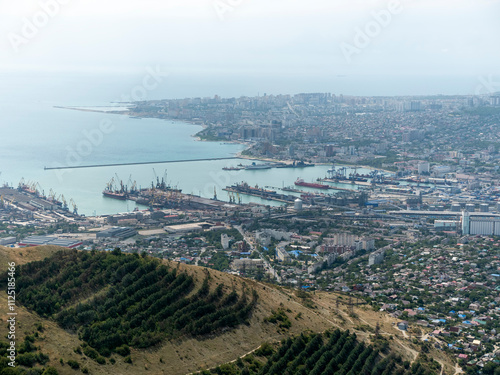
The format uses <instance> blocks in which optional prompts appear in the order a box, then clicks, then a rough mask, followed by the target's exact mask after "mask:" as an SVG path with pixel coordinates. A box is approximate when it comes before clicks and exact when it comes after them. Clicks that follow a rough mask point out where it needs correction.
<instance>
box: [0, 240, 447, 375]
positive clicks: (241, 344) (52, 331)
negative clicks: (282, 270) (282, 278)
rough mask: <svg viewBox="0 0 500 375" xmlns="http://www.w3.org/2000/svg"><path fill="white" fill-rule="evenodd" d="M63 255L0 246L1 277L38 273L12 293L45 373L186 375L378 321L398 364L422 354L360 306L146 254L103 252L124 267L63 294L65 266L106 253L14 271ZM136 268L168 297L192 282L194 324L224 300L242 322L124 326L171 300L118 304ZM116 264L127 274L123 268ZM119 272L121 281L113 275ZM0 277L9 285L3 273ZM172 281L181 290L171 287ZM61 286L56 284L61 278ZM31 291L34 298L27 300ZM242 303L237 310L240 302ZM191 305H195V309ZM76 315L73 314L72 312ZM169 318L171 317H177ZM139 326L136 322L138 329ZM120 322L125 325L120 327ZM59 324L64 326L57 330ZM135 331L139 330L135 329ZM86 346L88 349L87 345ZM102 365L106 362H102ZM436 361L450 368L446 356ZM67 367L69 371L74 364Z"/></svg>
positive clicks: (64, 256)
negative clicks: (166, 280) (265, 347)
mask: <svg viewBox="0 0 500 375" xmlns="http://www.w3.org/2000/svg"><path fill="white" fill-rule="evenodd" d="M60 250H61V249H60V248H54V247H37V248H26V249H6V248H0V257H1V258H0V259H2V262H1V265H2V268H1V269H2V270H3V271H5V270H6V265H7V263H8V262H9V261H13V260H14V261H15V262H16V264H17V266H18V271H19V273H18V274H17V276H16V277H19V276H20V275H23V277H24V275H31V276H32V277H33V276H35V275H37V276H36V277H37V278H38V279H37V280H36V281H33V282H32V284H31V285H29V280H28V282H26V280H23V278H21V279H20V280H19V279H17V281H18V285H17V288H16V292H17V293H18V301H19V300H21V301H22V302H23V305H22V306H20V303H19V302H18V303H17V307H16V312H17V313H18V316H17V322H18V327H17V329H18V333H19V332H22V336H24V335H25V333H29V334H31V335H32V336H38V337H35V338H34V340H35V342H34V345H35V346H39V347H40V348H41V352H42V353H44V354H45V355H48V357H49V361H48V362H47V363H46V364H45V366H52V367H54V368H55V369H57V371H58V373H59V374H75V373H79V372H81V368H86V369H87V370H88V372H89V373H90V374H137V373H143V372H144V373H151V374H186V373H190V372H195V371H200V370H203V369H209V368H214V367H216V366H218V365H220V364H223V363H226V362H230V361H233V360H235V359H237V358H239V357H242V356H244V355H245V354H247V353H250V352H252V351H254V350H255V349H257V348H259V346H260V345H261V344H262V343H264V342H269V343H274V342H279V341H281V340H282V339H283V338H286V337H291V336H294V337H295V336H298V335H300V334H301V333H303V332H305V333H306V334H307V333H308V332H309V333H312V332H324V331H325V330H327V329H332V328H334V327H340V328H350V329H351V331H352V330H353V328H355V329H357V334H358V339H360V340H368V339H369V338H370V332H369V330H367V329H366V328H362V326H363V325H364V326H368V327H372V328H371V329H373V327H375V324H376V323H377V322H379V325H380V331H381V335H385V336H393V337H394V339H393V340H388V341H389V344H390V347H391V348H392V349H395V350H397V351H398V352H399V353H401V355H402V357H403V360H407V361H409V362H411V361H413V360H415V358H416V355H417V354H418V350H419V347H418V346H413V347H412V346H411V344H408V343H404V342H403V341H402V340H400V339H398V338H397V335H398V330H396V329H395V328H394V327H393V326H392V324H391V323H392V322H391V321H390V320H389V319H388V318H387V317H386V316H385V315H382V314H381V313H375V312H373V311H371V309H369V308H367V307H364V306H359V307H355V308H354V311H353V312H348V311H347V306H345V305H342V304H340V305H339V304H337V303H336V300H335V295H332V294H328V293H318V294H316V295H309V294H306V295H299V296H297V295H296V293H295V292H294V291H293V290H288V289H284V288H280V287H275V286H272V285H265V284H262V283H257V282H254V281H252V280H247V279H242V278H240V277H237V276H233V275H229V274H225V273H221V272H218V271H214V270H208V269H205V268H201V267H195V266H188V265H184V264H177V263H170V262H166V261H162V262H161V265H160V262H158V261H156V260H153V259H150V258H148V257H146V258H145V259H143V258H142V257H138V256H134V255H124V254H116V255H113V254H106V259H108V260H110V259H114V261H118V260H119V261H120V262H124V264H122V265H121V266H118V263H113V261H109V262H110V263H109V264H108V266H109V267H108V268H107V269H108V272H107V273H106V272H101V271H99V272H97V270H96V272H94V274H95V275H96V276H99V275H101V276H102V277H103V278H104V280H102V278H101V279H99V278H96V279H95V282H94V283H93V284H91V283H90V282H88V283H87V284H85V283H82V284H81V285H77V284H78V283H77V284H75V285H71V288H70V284H66V286H65V287H64V288H62V289H64V290H60V293H56V291H57V289H58V288H60V287H61V286H62V285H64V284H61V285H58V284H57V283H58V281H57V280H56V276H57V275H64V274H65V273H66V277H67V278H68V280H73V279H75V278H77V277H80V276H81V273H80V274H79V275H78V274H77V272H76V271H77V269H76V268H74V267H73V271H74V272H76V273H75V274H74V275H68V273H69V270H70V269H71V265H73V266H74V265H75V264H77V263H82V262H87V264H91V263H92V262H91V261H90V259H91V258H92V257H94V256H101V257H102V256H103V255H99V253H97V254H95V255H90V253H85V254H84V255H80V256H78V257H77V256H76V255H75V254H76V252H74V251H71V250H62V251H63V252H62V253H60V254H57V255H56V256H54V257H53V258H52V259H51V260H50V261H48V262H45V263H39V264H38V265H37V266H36V267H35V266H33V265H30V266H28V267H19V266H21V265H22V264H26V263H28V262H33V261H35V260H40V259H44V258H46V257H47V256H53V255H54V254H55V253H56V252H57V251H60ZM79 254H82V253H79ZM75 257H76V258H75ZM79 257H81V258H79ZM99 259H100V261H99V262H97V263H95V262H94V264H95V265H96V264H101V263H105V261H104V262H103V261H102V260H103V259H104V260H105V258H99ZM125 259H128V260H130V262H125ZM142 262H145V263H144V264H153V263H154V264H156V266H155V267H156V269H160V268H162V267H164V268H162V269H163V271H161V272H163V273H164V274H163V275H164V276H165V277H166V276H167V275H170V278H171V280H170V282H171V283H172V284H169V285H166V284H165V285H163V286H161V285H159V286H158V287H165V288H167V289H165V290H168V288H169V287H170V288H171V289H170V290H173V289H172V288H174V287H175V285H177V287H178V290H181V289H182V288H180V289H179V287H180V285H182V284H183V283H186V284H184V286H185V287H187V284H189V283H190V282H189V281H186V280H192V283H191V285H189V287H188V288H187V289H185V290H183V292H182V293H181V294H179V296H180V297H182V298H179V299H178V300H177V302H178V303H180V301H182V300H184V301H189V302H190V303H189V304H186V303H185V305H186V306H187V305H191V304H193V306H197V308H199V309H200V310H199V311H198V312H200V314H199V315H200V316H199V317H198V319H202V318H203V316H204V315H207V314H201V312H206V311H205V310H203V309H204V308H206V309H208V310H210V309H212V310H210V311H212V312H208V314H210V313H212V314H213V313H215V311H218V310H219V307H220V306H222V305H223V304H224V303H227V304H228V306H226V310H225V311H226V312H235V313H238V311H240V315H239V317H237V318H235V320H234V319H228V320H225V321H224V322H223V323H224V324H219V325H218V326H217V325H216V326H213V327H211V328H210V327H209V328H206V329H205V330H202V332H196V331H193V328H195V327H198V328H201V327H202V326H204V325H203V324H201V323H200V324H198V325H196V324H189V322H191V321H193V319H191V318H189V317H190V316H191V317H192V316H197V314H198V313H196V312H194V310H193V309H191V312H190V314H191V315H189V314H187V315H186V317H188V318H189V319H187V318H186V319H187V320H186V321H184V323H183V322H182V319H180V320H179V321H178V319H179V318H181V315H183V314H180V313H178V314H177V315H175V313H174V314H173V315H171V318H169V319H170V320H165V323H166V325H163V326H161V327H160V326H158V325H152V323H153V321H151V320H149V321H148V319H149V318H150V316H149V313H146V315H144V314H143V315H139V318H136V323H134V327H131V326H129V325H127V324H128V323H126V322H129V323H130V322H131V319H130V318H131V316H130V311H131V310H134V308H135V310H137V311H136V312H137V313H139V314H140V313H145V312H146V311H148V310H147V309H149V308H150V307H151V306H152V305H153V304H154V302H156V301H158V300H159V299H160V298H164V297H165V298H166V295H167V293H158V294H156V295H154V293H155V292H158V290H156V289H158V288H156V289H155V288H150V289H149V290H146V287H145V288H143V289H141V290H143V291H144V292H145V293H144V294H145V295H144V296H143V297H141V298H144V299H147V298H148V296H149V297H150V299H149V300H147V302H144V303H143V304H142V305H140V303H142V302H143V300H142V299H138V300H137V301H136V302H135V303H134V304H132V305H127V304H126V303H125V302H124V299H123V297H124V295H122V297H119V296H120V293H122V292H123V291H125V289H124V288H127V287H128V288H130V286H131V285H130V284H123V285H122V284H121V282H122V281H123V280H127V279H126V277H125V276H126V274H127V273H130V272H125V271H126V267H127V266H125V263H129V266H128V267H132V268H133V264H135V265H138V264H142ZM55 264H56V265H57V264H58V265H59V266H55ZM82 264H83V263H82ZM51 265H52V266H51ZM160 266H161V267H160ZM44 267H47V270H50V272H46V273H45V274H41V273H40V270H43V269H44ZM103 267H104V266H103ZM120 267H125V268H122V269H120ZM103 269H105V267H104V268H103ZM131 270H132V269H130V270H129V271H131ZM86 274H87V276H89V275H91V274H92V272H91V271H89V270H88V268H87V271H86ZM119 274H121V276H120V277H117V275H119ZM4 275H5V274H4ZM69 276H71V277H69ZM174 276H175V277H174ZM61 277H62V276H61ZM179 277H182V279H183V280H180V279H179ZM2 278H3V279H5V277H4V276H2ZM92 279H93V278H92V277H88V280H87V281H91V280H92ZM160 279H161V278H160ZM176 280H177V284H174V282H176ZM60 281H61V282H62V279H61V280H60ZM130 281H131V280H129V281H128V282H130ZM158 281H159V279H158V280H157V282H158ZM181 281H182V282H181ZM47 288H48V289H47ZM74 288H77V289H74ZM78 288H79V289H78ZM72 289H74V290H73V292H70V290H72ZM5 290H6V287H5V282H4V281H3V280H2V292H1V293H0V312H1V313H2V319H5V317H6V312H7V310H6V309H7V295H6V292H5ZM203 290H204V291H203ZM130 291H131V289H128V291H127V293H128V292H130ZM34 292H35V295H33V293H34ZM40 292H41V293H40ZM64 292H66V293H64ZM77 292H78V293H77ZM80 292H82V293H80ZM218 293H219V294H220V296H219V297H217V298H218V302H217V301H216V302H215V303H218V304H219V305H217V306H215V310H214V309H213V308H212V307H210V306H209V305H210V303H211V302H212V301H213V300H214V298H215V297H216V296H217V295H218ZM28 294H29V295H28ZM127 295H128V294H127ZM151 296H152V297H151ZM34 297H35V298H34ZM40 297H43V298H40ZM110 298H117V301H118V300H119V299H120V298H122V299H121V302H122V306H121V307H120V308H124V310H123V311H122V312H118V311H114V310H113V308H119V303H118V304H117V305H114V306H113V305H111V304H108V305H107V304H106V301H108V300H109V299H110ZM228 299H229V300H228ZM144 301H145V300H144ZM203 301H205V302H203ZM223 301H225V302H223ZM238 302H240V303H239V304H238ZM195 303H196V305H194V304H195ZM221 304H222V305H221ZM134 306H135V307H134ZM148 306H149V307H148ZM203 306H205V307H203ZM231 306H233V310H234V308H235V307H236V306H239V307H238V308H236V310H234V311H233V310H231V308H230V307H231ZM245 308H246V312H245ZM85 309H86V312H85V311H84V310H85ZM189 309H190V308H187V309H186V310H184V312H186V313H189V311H188V310H189ZM77 310H78V313H76V312H77ZM91 310H94V311H96V314H97V315H94V313H93V312H92V311H91ZM208 310H207V311H208ZM150 311H152V310H150ZM176 311H177V310H176ZM110 312H111V313H113V314H114V315H113V316H114V319H115V320H114V321H110V320H109V319H108V315H109V313H110ZM79 314H80V318H82V319H77V320H75V319H74V317H76V316H78V315H79ZM86 314H87V315H86ZM126 314H129V315H128V316H127V315H126ZM167 315H168V314H167ZM174 315H175V317H176V318H175V319H174V318H173V316H174ZM236 315H238V314H236ZM236 315H235V316H236ZM85 316H86V318H85ZM99 316H101V318H99ZM122 316H124V317H127V319H123V320H120V319H119V318H120V317H122ZM212 316H214V315H212ZM103 317H105V318H103ZM132 318H134V317H132ZM85 319H88V320H87V321H86V320H85ZM138 319H142V321H141V322H140V324H139V320H138ZM124 322H125V323H124ZM215 322H216V320H213V319H212V320H209V321H207V319H205V321H204V323H215ZM219 323H220V322H219ZM123 324H125V325H124V326H123ZM63 327H64V328H66V329H63ZM110 327H111V328H110ZM112 327H115V328H112ZM116 327H121V328H116ZM138 327H142V328H144V329H142V330H140V329H138ZM148 327H149V328H148ZM102 331H105V332H107V333H109V334H106V335H101V336H99V332H102ZM77 332H79V334H77ZM148 332H149V333H148ZM117 334H118V336H117ZM120 334H121V335H122V336H120ZM144 334H146V336H144ZM148 335H150V336H149V338H150V339H152V341H150V342H149V341H148V340H147V339H146V338H147V336H148ZM399 335H400V334H399ZM79 336H80V338H79ZM400 336H401V335H400ZM117 337H118V338H117ZM120 337H121V338H120ZM108 339H109V340H108ZM129 340H130V341H129ZM134 340H135V341H134ZM17 342H18V344H17V346H18V347H19V345H20V344H21V342H22V338H19V337H18V338H17ZM87 344H88V346H86V345H87ZM128 347H130V358H128V357H129V355H128ZM80 353H81V354H80ZM92 358H94V359H92ZM60 359H62V362H63V364H61V362H60ZM68 361H76V362H78V364H79V366H80V370H79V372H76V371H75V370H73V369H71V368H70V366H69V364H68ZM98 362H101V363H102V362H104V364H99V363H98ZM113 362H114V363H113ZM129 362H131V363H129ZM440 362H442V363H447V362H446V359H443V360H441V361H440ZM70 363H71V364H74V363H73V362H70ZM447 368H449V369H450V370H449V371H450V372H447V373H452V372H451V365H450V367H448V366H447Z"/></svg>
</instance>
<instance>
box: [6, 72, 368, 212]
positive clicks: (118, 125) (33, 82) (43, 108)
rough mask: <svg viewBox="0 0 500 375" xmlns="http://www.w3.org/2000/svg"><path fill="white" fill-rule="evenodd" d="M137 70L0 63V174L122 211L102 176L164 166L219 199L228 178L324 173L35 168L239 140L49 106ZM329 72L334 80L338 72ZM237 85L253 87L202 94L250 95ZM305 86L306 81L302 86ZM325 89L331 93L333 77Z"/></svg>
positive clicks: (209, 166)
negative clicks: (43, 68) (33, 68)
mask: <svg viewBox="0 0 500 375" xmlns="http://www.w3.org/2000/svg"><path fill="white" fill-rule="evenodd" d="M141 79H142V76H141V75H137V76H120V75H118V74H115V75H111V76H104V75H73V74H69V73H60V74H59V73H36V74H35V73H28V74H26V73H24V74H20V73H15V74H12V73H9V74H6V73H0V172H1V174H0V183H1V184H3V183H9V184H10V185H12V186H15V187H16V186H17V185H18V183H19V181H20V180H21V179H22V178H24V180H25V181H26V182H28V181H30V182H36V183H37V184H38V188H39V190H42V189H43V190H44V191H45V193H46V194H48V193H49V191H50V189H52V190H53V191H55V192H56V193H57V195H59V194H64V196H65V198H66V200H67V201H69V200H70V199H71V198H72V199H73V200H74V201H75V202H76V204H77V206H78V211H79V212H80V213H83V214H86V215H93V214H97V215H102V214H111V213H117V212H125V211H130V210H133V209H134V207H135V204H134V202H121V201H116V200H113V199H109V198H104V197H102V194H101V192H102V190H103V189H104V187H105V186H106V183H107V182H108V181H109V180H110V179H111V178H112V177H114V178H115V179H118V178H119V179H120V180H123V182H124V184H127V185H130V183H131V181H137V184H138V185H139V186H142V187H145V186H149V185H150V184H151V181H152V180H154V179H155V175H157V176H159V177H160V178H161V177H164V176H166V178H167V181H168V182H169V183H170V184H171V185H176V186H178V187H179V188H181V189H182V190H183V191H184V192H186V193H194V194H199V195H201V196H204V197H213V195H214V189H215V191H216V192H217V196H218V198H219V199H223V200H227V199H228V195H227V193H226V192H224V191H222V188H223V187H225V186H227V185H231V184H233V183H236V182H241V181H246V182H248V183H249V184H250V185H252V186H254V185H259V186H271V187H277V188H279V187H282V186H290V185H293V182H294V181H295V180H296V179H297V178H298V177H300V178H303V179H304V180H306V181H313V180H315V179H316V178H318V177H325V176H326V171H327V169H328V168H329V167H328V166H317V167H314V168H304V169H271V170H260V171H223V170H222V167H224V166H234V165H236V164H238V163H240V162H241V163H243V164H249V161H245V160H243V161H242V160H234V161H233V160H225V161H206V162H191V163H175V164H148V165H135V166H120V167H102V168H89V169H71V170H51V171H47V170H44V167H45V166H47V167H54V166H73V165H88V164H108V163H127V162H144V161H163V160H180V159H198V158H210V157H228V156H233V155H235V154H236V153H238V152H239V151H242V150H243V146H242V145H238V144H222V143H218V142H199V141H196V139H195V138H194V137H193V135H194V134H196V133H197V132H198V131H199V130H200V129H201V127H199V126H195V125H190V124H186V123H183V122H178V121H165V120H156V119H142V120H139V119H131V118H129V117H127V116H121V115H111V114H106V113H95V112H82V111H75V110H68V109H60V108H55V106H87V107H91V106H107V105H110V103H113V102H118V101H120V100H121V98H122V97H123V96H129V95H130V94H131V93H132V92H133V90H134V88H135V87H137V85H140V83H141ZM339 80H340V78H339ZM174 82H175V79H174ZM339 82H340V83H339V85H342V81H339ZM368 83H369V84H372V83H370V82H368ZM196 88H198V91H197V89H196ZM245 89H246V90H247V91H248V90H250V91H252V90H253V87H251V85H250V84H249V85H248V86H244V88H243V92H240V93H236V92H235V91H236V90H235V88H234V87H232V86H227V87H226V88H224V87H222V86H217V87H213V88H212V89H211V90H213V91H212V92H211V94H210V95H213V94H215V93H217V94H219V95H221V96H233V95H235V96H239V95H240V94H247V95H248V94H250V95H251V92H246V91H245ZM283 89H286V88H283ZM290 89H292V88H290ZM299 91H300V90H299ZM299 91H297V90H295V91H289V92H292V93H293V92H299ZM308 91H315V90H312V88H311V89H309V90H308ZM329 91H331V92H337V93H338V90H336V89H335V87H332V89H331V90H329ZM208 92H209V82H200V85H199V86H196V82H192V84H190V85H187V87H184V86H181V85H180V84H179V83H176V84H172V83H170V82H168V81H166V82H162V83H161V84H159V85H158V87H157V88H156V89H155V90H154V91H151V92H147V97H146V98H145V99H161V98H175V97H177V98H179V97H189V96H191V97H194V96H208V95H209V94H208ZM282 92H287V91H282ZM344 92H346V91H344ZM189 93H191V94H189ZM367 94H369V93H367ZM372 94H373V93H372ZM360 172H363V171H360ZM117 176H118V177H117ZM339 186H341V185H339ZM344 187H346V186H344ZM304 190H308V189H304ZM242 200H243V202H249V201H254V202H259V203H265V204H273V203H270V202H268V201H261V200H260V199H258V198H253V197H244V196H242Z"/></svg>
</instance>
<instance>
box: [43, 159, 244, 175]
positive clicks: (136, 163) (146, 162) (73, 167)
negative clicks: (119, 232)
mask: <svg viewBox="0 0 500 375" xmlns="http://www.w3.org/2000/svg"><path fill="white" fill-rule="evenodd" d="M234 159H240V158H238V157H236V156H232V157H226V158H205V159H184V160H164V161H139V162H132V163H115V164H89V165H73V166H62V167H43V169H44V170H46V171H49V170H53V169H77V168H101V167H120V166H124V165H142V164H164V163H187V162H194V161H212V160H234Z"/></svg>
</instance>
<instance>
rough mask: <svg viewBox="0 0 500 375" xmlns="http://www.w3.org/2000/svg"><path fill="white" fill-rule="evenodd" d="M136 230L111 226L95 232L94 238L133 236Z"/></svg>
mask: <svg viewBox="0 0 500 375" xmlns="http://www.w3.org/2000/svg"><path fill="white" fill-rule="evenodd" d="M136 234H137V231H136V230H135V229H132V228H128V227H113V228H109V229H106V230H103V231H100V232H99V233H97V235H96V238H97V239H99V238H115V239H125V238H129V237H132V236H135V235H136Z"/></svg>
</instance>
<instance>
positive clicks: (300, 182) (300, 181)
mask: <svg viewBox="0 0 500 375" xmlns="http://www.w3.org/2000/svg"><path fill="white" fill-rule="evenodd" d="M295 185H297V186H304V187H310V188H315V189H330V187H329V186H328V185H322V184H315V183H313V182H305V181H304V180H303V179H301V178H298V179H297V181H295Z"/></svg>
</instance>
